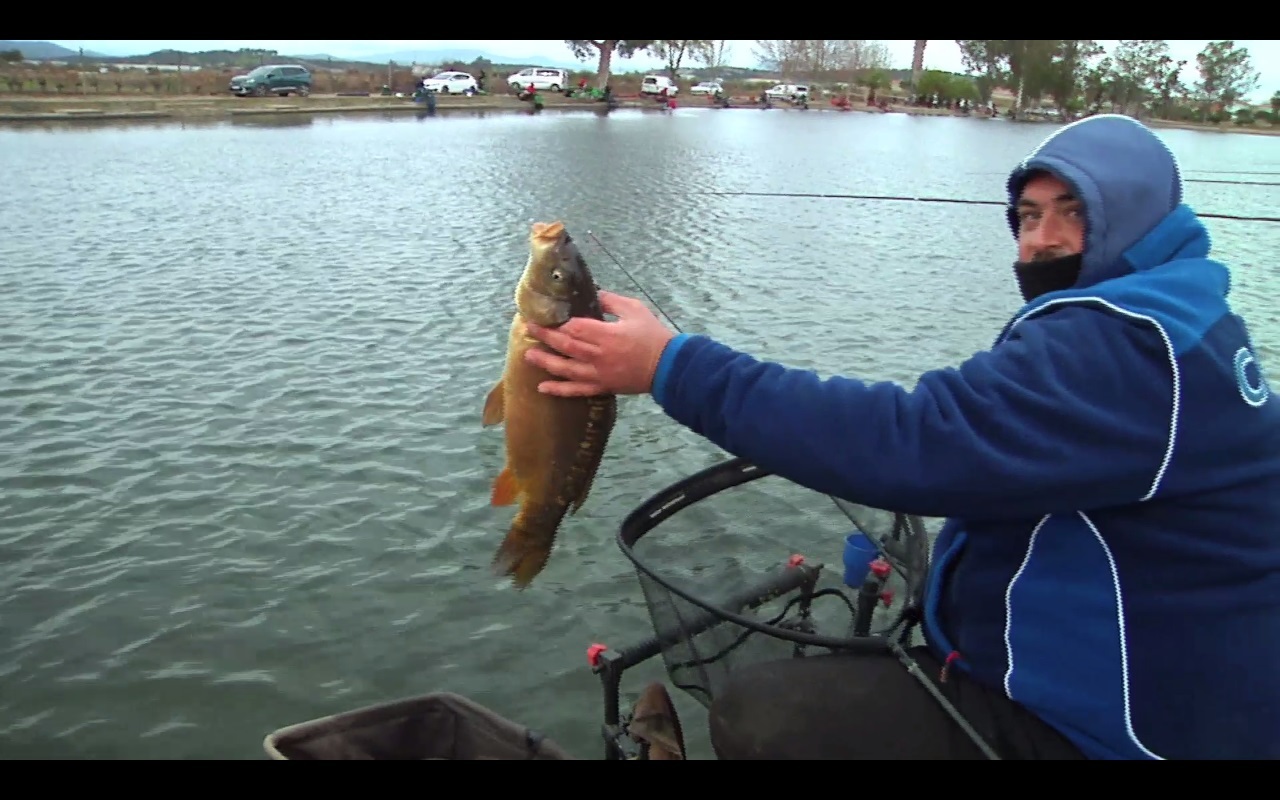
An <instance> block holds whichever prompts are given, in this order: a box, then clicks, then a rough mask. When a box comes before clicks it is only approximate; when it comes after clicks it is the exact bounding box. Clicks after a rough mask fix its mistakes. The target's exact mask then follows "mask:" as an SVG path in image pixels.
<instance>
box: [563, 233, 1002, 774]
mask: <svg viewBox="0 0 1280 800" xmlns="http://www.w3.org/2000/svg"><path fill="white" fill-rule="evenodd" d="M587 236H590V237H591V241H593V242H595V244H596V247H598V248H600V252H602V253H604V254H605V255H606V256H608V257H609V259H610V260H611V261H613V263H614V264H615V265H616V266H617V267H618V269H619V270H620V271H621V272H622V274H623V275H626V276H627V279H628V280H630V281H631V282H632V283H633V284H635V286H636V288H637V289H639V290H640V292H641V293H642V294H644V296H645V297H647V298H649V302H650V303H653V307H654V308H656V309H657V310H658V313H659V314H661V315H662V316H664V317H666V319H667V322H670V323H671V325H672V327H674V328H675V329H676V331H677V332H680V333H683V332H684V331H682V330H681V328H680V325H679V324H678V323H677V322H676V321H675V320H674V319H672V318H671V315H670V314H668V313H667V312H666V310H664V309H663V308H662V306H661V305H660V304H659V303H658V301H657V300H654V299H653V295H651V294H649V292H648V290H647V289H645V288H644V284H642V283H640V281H639V280H638V279H637V278H636V276H635V275H632V274H631V272H630V271H629V270H628V269H627V268H626V267H624V266H623V265H622V262H621V261H620V260H619V259H618V257H617V256H615V255H614V254H613V253H611V252H610V251H609V248H607V247H605V246H604V242H602V241H600V239H599V238H597V237H596V235H595V233H594V232H592V231H590V230H588V231H587ZM827 497H829V498H831V502H833V503H835V506H836V508H838V509H840V513H842V514H844V515H845V517H846V518H847V519H848V520H849V522H850V523H851V524H852V525H853V526H854V527H855V528H857V527H858V520H856V519H854V517H853V515H852V514H850V513H849V511H848V510H847V509H846V508H845V507H844V506H842V505H840V501H839V500H838V499H836V497H835V495H830V494H829V495H827ZM894 527H895V529H896V528H897V525H896V524H895V525H894ZM917 535H920V536H923V535H924V533H923V532H920V533H918V534H917ZM904 577H905V575H904ZM889 649H890V651H891V652H892V653H893V654H894V655H895V656H897V658H898V661H900V662H901V663H902V665H903V666H904V667H905V668H906V670H907V672H908V674H910V675H911V676H912V677H913V678H915V679H916V680H917V681H919V683H920V684H921V685H922V686H923V687H924V689H925V690H926V691H927V692H929V694H931V695H933V699H934V700H936V701H937V702H938V704H939V705H941V706H942V709H943V711H945V712H946V713H947V715H948V716H950V717H951V719H952V720H953V721H954V722H955V723H956V724H957V725H958V726H960V729H961V730H963V731H964V733H965V734H966V735H967V736H968V737H969V739H970V740H971V741H972V742H973V743H974V744H975V745H977V747H978V749H979V750H981V751H982V753H983V755H985V756H986V757H987V759H988V760H991V761H1000V760H1002V759H1001V758H1000V755H999V754H998V753H996V751H995V750H994V749H993V748H992V747H991V745H989V744H987V741H986V739H984V738H983V737H982V735H981V734H980V733H978V731H977V730H976V729H975V728H974V727H973V725H972V724H971V723H970V722H969V720H967V719H965V717H964V715H963V714H961V713H960V709H958V708H956V707H955V705H954V704H953V703H951V701H949V700H948V699H947V697H946V696H945V695H943V694H942V692H941V691H940V690H939V689H938V688H937V687H936V686H935V685H934V684H933V681H932V680H930V679H929V677H928V676H926V675H925V673H924V670H922V669H921V668H920V664H919V663H918V662H917V661H916V660H915V659H914V658H912V657H911V655H910V654H909V653H907V651H906V650H905V649H903V647H902V646H901V645H900V644H899V643H898V642H893V641H891V642H890V643H889ZM943 680H944V681H945V678H944V679H943Z"/></svg>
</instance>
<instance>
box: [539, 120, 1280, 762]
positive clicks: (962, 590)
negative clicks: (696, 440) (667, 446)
mask: <svg viewBox="0 0 1280 800" xmlns="http://www.w3.org/2000/svg"><path fill="white" fill-rule="evenodd" d="M1006 215H1007V222H1008V225H1009V227H1010V229H1011V230H1012V233H1013V237H1014V240H1015V243H1016V246H1017V261H1016V263H1015V264H1014V268H1013V275H1014V278H1015V280H1016V283H1017V286H1018V288H1019V289H1020V291H1021V294H1022V300H1023V305H1022V306H1021V307H1020V308H1018V309H1017V311H1016V312H1015V313H1014V314H1013V316H1012V318H1011V319H1010V321H1009V322H1008V324H1006V325H1005V327H1004V329H1003V330H1002V331H1001V332H1000V333H999V335H998V337H997V339H996V341H995V343H994V345H993V346H992V347H991V348H990V349H988V350H985V351H982V352H979V353H977V354H975V355H974V356H972V357H971V358H969V359H968V360H966V361H965V362H964V363H962V364H960V365H959V366H958V367H956V368H939V369H935V370H931V371H929V372H926V373H924V374H923V375H921V376H920V378H919V381H918V383H917V384H916V386H915V388H914V389H912V390H907V389H905V388H902V387H900V386H898V385H896V384H893V383H889V382H869V381H863V380H858V379H855V378H847V377H835V378H831V379H829V380H822V379H820V378H819V377H818V376H817V375H816V374H814V373H813V372H809V371H803V370H798V369H788V368H786V367H784V366H783V365H780V364H774V363H769V362H765V361H760V360H758V359H755V358H753V357H751V356H750V355H747V354H746V353H741V352H738V351H736V350H733V349H732V348H730V347H728V346H726V345H724V344H721V343H719V342H717V341H715V340H714V339H711V338H710V337H707V336H700V335H699V336H691V335H686V334H679V335H677V334H675V333H673V332H672V331H670V330H668V329H667V328H666V327H665V326H664V325H663V324H662V323H661V322H660V321H659V320H658V318H657V317H655V316H654V315H653V314H652V313H651V312H650V311H649V310H648V309H647V308H646V307H645V306H644V304H643V303H641V302H640V301H638V300H636V299H633V298H629V297H624V296H621V295H617V294H612V293H608V292H604V293H602V294H601V301H602V305H603V307H604V311H605V312H606V313H609V314H613V315H615V316H616V317H617V321H616V322H601V321H595V320H589V319H573V320H570V321H569V322H567V323H566V324H565V325H563V326H561V327H560V328H558V329H554V330H552V329H544V328H540V327H537V326H535V325H529V331H530V333H531V334H532V335H533V336H535V337H537V338H538V339H540V340H541V341H542V342H544V343H545V344H546V345H548V346H549V347H551V348H554V350H556V351H558V352H559V353H563V354H564V356H559V355H555V354H552V353H550V352H546V351H542V350H536V349H534V350H530V351H529V353H528V355H527V358H528V359H529V360H530V361H531V362H532V363H534V364H536V365H538V366H541V367H543V368H544V369H546V370H547V371H548V372H550V373H551V374H552V375H554V376H557V377H558V378H560V379H562V380H549V381H546V382H544V383H543V384H541V385H540V387H539V388H540V390H542V391H544V392H546V393H548V394H552V395H557V396H564V397H575V396H587V395H595V394H601V393H614V394H645V393H647V394H649V395H650V396H651V397H652V398H653V400H654V401H655V402H657V403H658V404H659V405H660V406H661V408H662V409H663V410H664V411H665V412H666V413H667V414H668V415H669V416H670V417H671V418H672V419H674V420H675V421H677V422H679V423H680V424H682V425H684V426H686V427H688V428H689V429H690V430H692V431H694V432H696V433H698V434H700V435H702V436H704V437H706V438H707V439H708V440H710V441H711V442H713V443H715V444H716V445H718V446H720V447H722V448H723V449H725V450H727V451H728V452H730V453H732V454H734V455H736V456H739V457H743V458H746V459H748V460H750V461H752V462H754V463H756V464H758V465H759V466H760V467H762V468H763V469H766V470H770V471H772V472H773V473H775V474H777V475H779V476H781V477H784V478H786V479H789V480H791V481H793V482H795V483H797V484H800V485H802V486H805V487H808V488H810V489H813V490H815V491H818V492H822V493H826V494H831V495H834V496H836V497H839V498H843V499H845V500H847V501H850V502H853V503H858V504H863V505H867V506H870V507H874V508H882V509H891V510H894V511H899V512H904V513H910V514H918V515H921V516H930V517H945V518H947V519H946V523H945V525H944V527H943V528H942V530H941V532H940V533H939V535H938V537H937V540H936V542H935V545H934V551H933V557H932V559H931V563H930V567H929V569H930V574H929V576H928V581H927V588H926V592H925V598H924V608H923V632H924V634H925V641H926V644H925V645H923V646H921V647H917V648H914V649H912V650H911V651H910V653H911V654H912V657H913V658H914V659H915V660H916V661H917V663H918V664H919V665H920V666H921V667H922V669H923V670H924V671H925V674H926V675H928V676H931V677H930V679H931V680H932V681H933V682H934V684H935V686H936V687H937V688H938V689H939V690H940V691H941V692H942V693H943V694H944V695H945V696H947V697H948V698H949V699H950V701H951V702H952V703H953V704H954V706H955V707H956V708H957V709H958V710H959V712H960V714H961V715H962V716H963V718H965V719H966V720H967V721H968V722H969V724H970V725H972V727H973V728H974V729H975V730H976V731H977V733H978V734H979V737H980V738H981V739H982V740H983V741H984V742H986V743H987V744H988V745H989V746H990V747H992V748H993V749H994V750H995V751H996V753H998V754H999V755H1000V756H1001V757H1002V758H1010V759H1033V758H1064V759H1069V758H1088V759H1275V758H1280V681H1277V680H1276V674H1277V671H1280V405H1278V404H1277V403H1276V402H1272V401H1273V398H1272V397H1271V390H1270V387H1269V385H1268V383H1267V380H1266V377H1265V375H1264V372H1263V370H1262V366H1261V363H1260V360H1259V355H1258V350H1257V347H1256V346H1255V344H1254V343H1253V341H1251V338H1250V333H1249V330H1248V328H1247V326H1246V324H1245V322H1244V320H1243V319H1241V317H1240V316H1238V315H1237V313H1235V312H1234V311H1233V310H1232V307H1231V305H1230V302H1229V300H1228V293H1229V289H1230V285H1231V281H1230V272H1229V270H1228V268H1227V266H1226V265H1224V264H1223V263H1221V262H1220V261H1218V260H1215V259H1214V258H1213V257H1212V256H1211V251H1210V237H1209V233H1208V231H1207V230H1206V229H1205V226H1204V224H1203V223H1202V222H1201V220H1200V219H1199V218H1198V217H1197V215H1196V212H1195V211H1194V210H1193V209H1192V208H1191V207H1190V206H1189V205H1187V203H1186V202H1185V199H1184V197H1183V182H1182V177H1181V173H1180V170H1179V167H1178V164H1177V162H1176V160H1175V158H1174V156H1173V154H1172V153H1171V152H1170V151H1169V149H1168V147H1167V146H1166V145H1165V144H1164V142H1163V141H1161V140H1160V138H1159V137H1157V136H1156V135H1155V134H1154V133H1153V132H1152V131H1151V130H1150V129H1148V128H1147V127H1146V126H1144V125H1142V124H1141V123H1139V122H1137V121H1136V120H1133V119H1131V118H1129V117H1125V116H1120V115H1114V114H1104V115H1098V116H1093V117H1089V118H1086V119H1083V120H1081V121H1079V122H1075V123H1072V124H1071V125H1067V126H1065V127H1063V128H1061V129H1059V130H1058V131H1056V132H1055V133H1054V134H1052V135H1051V136H1049V137H1048V138H1047V139H1046V140H1045V141H1044V142H1042V143H1041V144H1040V146H1038V147H1037V148H1036V149H1035V150H1033V151H1032V152H1031V153H1029V154H1028V155H1027V156H1026V157H1025V158H1024V159H1023V160H1022V161H1020V162H1019V163H1018V164H1017V165H1016V166H1015V167H1014V169H1013V171H1012V173H1011V174H1010V176H1009V179H1008V208H1007V210H1006ZM956 279H957V280H965V276H964V275H963V274H957V276H956ZM815 333H816V332H815ZM819 335H820V334H819ZM710 726H711V735H712V744H713V746H714V748H715V750H716V752H717V754H718V755H720V757H722V758H730V759H732V758H739V759H741V758H795V759H821V758H830V759H851V758H863V759H881V758H914V759H931V758H934V759H966V758H983V757H984V753H983V752H982V751H981V750H980V749H979V747H978V746H977V745H976V744H975V743H974V742H973V740H972V739H970V738H968V737H967V736H966V735H965V734H964V733H963V730H962V728H961V727H960V726H959V725H958V724H957V723H956V721H955V720H954V719H953V718H951V717H950V716H949V715H948V714H947V713H946V711H945V710H944V707H943V706H942V704H940V703H938V702H937V701H936V700H935V699H934V698H933V697H932V696H931V695H930V694H929V693H928V692H927V691H926V690H925V687H924V686H923V685H922V684H921V683H920V682H919V681H918V680H917V679H916V677H915V676H912V675H911V674H910V673H909V672H908V671H907V670H905V669H903V667H902V666H901V665H900V663H899V662H898V660H897V659H896V658H894V657H893V656H892V655H885V656H866V655H826V656H816V657H809V658H800V659H786V660H783V661H778V662H768V663H761V664H755V665H752V666H750V667H748V668H746V669H741V670H738V671H735V673H734V676H733V679H732V683H731V685H730V686H729V687H728V688H727V689H726V690H725V691H724V692H722V693H721V694H720V695H719V696H718V697H717V698H716V699H715V700H714V702H713V703H712V705H711V709H710Z"/></svg>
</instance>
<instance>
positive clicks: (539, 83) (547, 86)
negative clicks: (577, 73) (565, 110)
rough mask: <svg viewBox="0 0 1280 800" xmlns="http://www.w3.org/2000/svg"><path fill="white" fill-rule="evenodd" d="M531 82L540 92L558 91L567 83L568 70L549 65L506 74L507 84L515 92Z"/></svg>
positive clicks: (527, 86)
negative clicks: (553, 67)
mask: <svg viewBox="0 0 1280 800" xmlns="http://www.w3.org/2000/svg"><path fill="white" fill-rule="evenodd" d="M531 83H532V84H533V88H535V89H537V90H538V91H540V92H558V91H560V90H561V89H563V88H564V87H566V86H568V85H569V72H568V70H563V69H552V68H550V67H529V68H528V69H522V70H520V71H519V72H517V73H514V74H512V75H508V76H507V85H508V86H510V87H511V88H512V89H513V90H515V91H517V92H518V91H521V90H523V89H528V88H529V84H531Z"/></svg>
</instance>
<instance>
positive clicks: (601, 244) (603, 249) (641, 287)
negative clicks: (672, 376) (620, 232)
mask: <svg viewBox="0 0 1280 800" xmlns="http://www.w3.org/2000/svg"><path fill="white" fill-rule="evenodd" d="M587 235H588V236H590V237H591V241H593V242H595V243H596V247H599V248H600V252H602V253H604V254H605V255H606V256H608V257H609V258H610V260H612V261H613V263H614V264H616V265H617V266H618V269H620V270H622V274H623V275H626V276H627V278H628V279H629V280H630V281H631V282H632V283H634V284H635V285H636V288H637V289H639V290H640V291H641V292H642V293H643V294H644V296H645V297H647V298H649V302H650V303H653V307H654V308H656V309H658V313H659V314H661V315H662V316H664V317H666V318H667V322H670V323H671V325H672V327H674V328H675V329H676V332H677V333H684V331H682V330H680V326H679V325H677V324H676V321H675V320H674V319H672V318H671V315H670V314H668V313H667V312H666V311H664V310H663V308H662V306H661V305H659V304H658V301H657V300H654V299H653V295H651V294H649V292H648V290H646V289H645V288H644V284H642V283H640V281H638V280H636V276H635V275H632V274H631V273H630V272H628V271H627V268H626V267H624V266H622V262H621V261H619V260H618V257H617V256H615V255H614V254H613V253H610V252H609V248H607V247H605V246H604V242H602V241H600V240H599V239H597V238H596V235H595V234H594V233H592V232H591V231H587ZM596 288H599V287H596Z"/></svg>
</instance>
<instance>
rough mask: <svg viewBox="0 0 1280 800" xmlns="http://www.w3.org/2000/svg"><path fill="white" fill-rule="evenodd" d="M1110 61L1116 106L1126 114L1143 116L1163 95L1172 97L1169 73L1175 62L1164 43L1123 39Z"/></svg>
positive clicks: (1161, 41) (1172, 85) (1150, 40)
mask: <svg viewBox="0 0 1280 800" xmlns="http://www.w3.org/2000/svg"><path fill="white" fill-rule="evenodd" d="M1111 61H1112V84H1113V85H1112V96H1113V102H1115V103H1117V104H1119V105H1120V106H1121V110H1122V111H1123V112H1124V113H1126V114H1133V115H1138V116H1140V115H1141V112H1142V109H1143V108H1146V107H1148V104H1150V103H1151V102H1152V101H1153V100H1155V99H1156V98H1158V97H1160V96H1161V94H1162V93H1165V92H1167V93H1168V94H1170V95H1172V91H1173V88H1174V84H1173V83H1170V81H1169V71H1170V68H1171V67H1172V65H1173V59H1171V58H1170V57H1169V43H1168V42H1166V41H1165V40H1164V39H1121V40H1120V44H1119V45H1118V46H1117V47H1116V51H1115V53H1114V54H1113V55H1112V59H1111ZM1179 69H1181V68H1179ZM1174 81H1175V82H1176V75H1175V76H1174Z"/></svg>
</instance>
